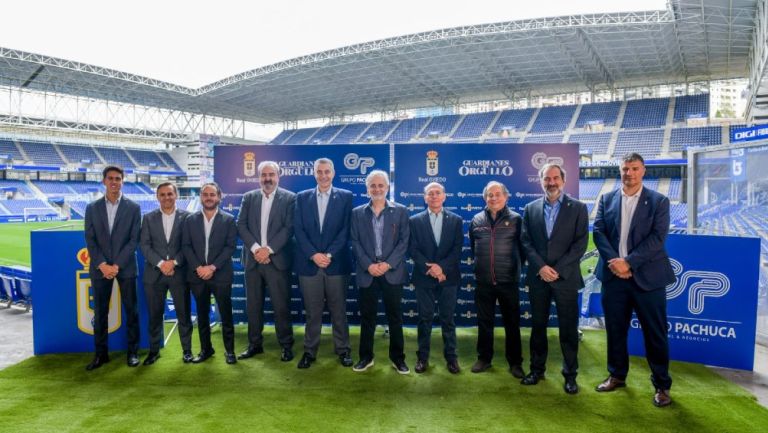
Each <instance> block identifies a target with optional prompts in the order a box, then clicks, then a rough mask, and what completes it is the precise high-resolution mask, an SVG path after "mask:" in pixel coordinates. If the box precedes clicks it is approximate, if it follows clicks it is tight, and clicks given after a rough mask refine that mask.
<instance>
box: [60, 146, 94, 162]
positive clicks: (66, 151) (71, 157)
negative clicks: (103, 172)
mask: <svg viewBox="0 0 768 433" xmlns="http://www.w3.org/2000/svg"><path fill="white" fill-rule="evenodd" d="M57 146H58V148H59V150H60V151H61V153H62V154H63V155H64V158H65V159H66V160H67V161H68V162H69V163H79V162H83V161H90V162H91V163H93V164H103V163H104V161H102V160H101V158H99V156H98V155H96V152H94V151H93V148H91V147H89V146H75V145H72V144H58V145H57Z"/></svg>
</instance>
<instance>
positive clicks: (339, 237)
mask: <svg viewBox="0 0 768 433" xmlns="http://www.w3.org/2000/svg"><path fill="white" fill-rule="evenodd" d="M314 171H315V180H316V181H317V187H315V188H312V189H308V190H306V191H302V192H300V193H298V194H296V210H295V212H294V217H293V229H294V234H295V236H296V244H297V248H296V250H295V251H296V256H295V258H294V261H293V263H294V270H295V271H296V274H297V275H298V276H299V285H300V286H301V293H302V295H303V297H304V311H305V313H306V326H305V331H304V355H303V356H302V357H301V360H300V361H299V364H298V368H309V367H310V366H311V365H312V363H313V362H315V359H316V358H317V348H318V346H319V345H320V330H321V328H322V324H323V306H325V305H326V304H327V305H328V312H329V313H330V316H331V324H332V329H333V345H334V348H335V350H336V354H337V355H338V356H339V362H340V363H341V365H343V366H344V367H351V366H352V355H351V348H350V345H349V327H348V325H347V284H348V279H349V273H350V271H351V261H350V253H349V225H350V224H349V218H350V216H351V214H352V192H350V191H347V190H346V189H340V188H336V187H334V186H333V177H334V175H335V170H334V168H333V161H331V160H330V159H328V158H320V159H318V160H317V161H315V164H314Z"/></svg>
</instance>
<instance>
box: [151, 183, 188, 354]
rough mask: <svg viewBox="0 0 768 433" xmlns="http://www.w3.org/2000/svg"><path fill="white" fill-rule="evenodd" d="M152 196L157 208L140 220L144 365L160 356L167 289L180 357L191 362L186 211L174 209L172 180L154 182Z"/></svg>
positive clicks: (174, 200)
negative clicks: (145, 314) (146, 324)
mask: <svg viewBox="0 0 768 433" xmlns="http://www.w3.org/2000/svg"><path fill="white" fill-rule="evenodd" d="M156 195H157V201H158V202H159V203H160V209H156V210H154V211H152V212H150V213H148V214H146V215H144V219H143V220H142V223H141V253H142V254H144V292H145V293H146V295H147V304H148V306H149V355H147V358H146V359H145V360H144V365H152V364H154V363H155V362H156V361H157V360H158V359H159V358H160V344H161V343H162V341H163V313H164V312H165V298H166V297H167V296H168V291H169V290H170V292H171V297H172V298H173V306H174V308H175V311H176V319H177V321H178V325H179V338H180V339H181V350H182V360H183V361H184V362H185V363H187V362H192V319H191V318H190V304H191V300H190V296H189V288H188V287H187V281H186V278H187V275H186V270H187V268H186V266H185V265H186V260H184V254H183V253H182V251H181V236H182V225H183V224H184V220H186V218H187V216H188V215H189V212H187V211H185V210H182V209H177V208H176V197H177V195H176V185H174V184H173V183H172V182H163V183H161V184H160V185H158V186H157V190H156Z"/></svg>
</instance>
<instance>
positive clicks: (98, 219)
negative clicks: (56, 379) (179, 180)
mask: <svg viewBox="0 0 768 433" xmlns="http://www.w3.org/2000/svg"><path fill="white" fill-rule="evenodd" d="M123 176H124V174H123V169H122V168H120V167H117V166H114V165H110V166H108V167H106V168H104V170H103V172H102V183H103V184H104V186H105V187H106V193H105V194H104V197H102V198H100V199H98V200H96V201H93V202H91V203H89V204H88V206H87V207H86V208H85V244H86V246H87V248H88V256H89V257H90V258H91V260H90V262H91V263H90V267H89V273H90V276H91V290H92V291H93V314H94V317H93V337H94V342H95V346H96V354H95V356H94V357H93V361H91V363H90V364H88V365H87V366H86V367H85V369H86V370H88V371H91V370H93V369H96V368H99V367H101V366H102V365H103V364H105V363H107V362H109V354H108V352H109V349H108V345H107V340H108V336H109V334H108V323H109V317H108V315H109V299H110V298H111V296H112V286H114V283H115V281H117V284H118V286H119V288H120V299H121V300H122V302H123V314H124V317H125V325H126V329H127V331H128V332H127V334H128V366H129V367H136V366H138V365H139V355H138V351H139V310H138V306H137V299H136V246H137V245H138V243H139V228H140V224H141V208H140V207H139V205H138V204H137V203H135V202H133V201H131V200H129V199H128V198H127V197H125V196H123V193H122V188H123Z"/></svg>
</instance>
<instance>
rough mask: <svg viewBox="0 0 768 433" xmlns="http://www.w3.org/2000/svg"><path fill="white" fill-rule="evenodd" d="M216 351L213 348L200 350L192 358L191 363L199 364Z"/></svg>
mask: <svg viewBox="0 0 768 433" xmlns="http://www.w3.org/2000/svg"><path fill="white" fill-rule="evenodd" d="M214 353H216V351H215V350H213V349H211V350H201V351H200V353H198V354H197V356H195V357H194V358H192V363H193V364H199V363H201V362H205V360H206V359H208V358H210V357H211V356H213V354H214Z"/></svg>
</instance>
